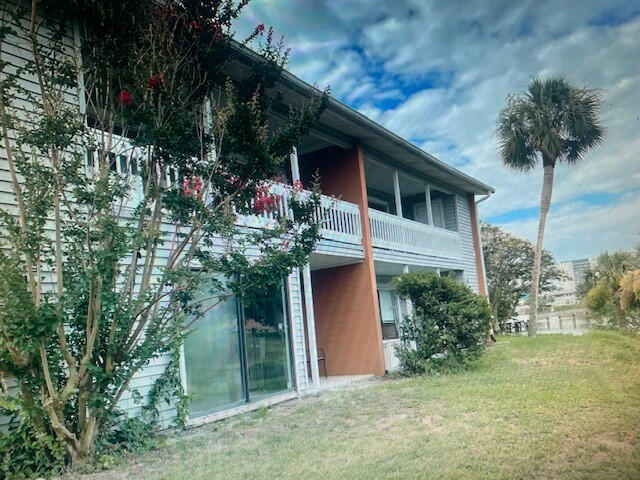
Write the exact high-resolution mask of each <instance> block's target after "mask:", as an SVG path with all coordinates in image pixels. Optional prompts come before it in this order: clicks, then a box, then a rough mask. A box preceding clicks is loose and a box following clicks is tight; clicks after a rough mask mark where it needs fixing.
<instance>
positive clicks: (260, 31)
mask: <svg viewBox="0 0 640 480" xmlns="http://www.w3.org/2000/svg"><path fill="white" fill-rule="evenodd" d="M262 32H264V23H261V24H260V25H258V26H257V27H256V33H262Z"/></svg>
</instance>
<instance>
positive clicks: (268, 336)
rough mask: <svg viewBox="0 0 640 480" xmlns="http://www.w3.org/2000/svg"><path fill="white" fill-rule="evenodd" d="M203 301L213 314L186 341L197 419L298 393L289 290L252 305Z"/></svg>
mask: <svg viewBox="0 0 640 480" xmlns="http://www.w3.org/2000/svg"><path fill="white" fill-rule="evenodd" d="M201 301H202V304H203V306H204V307H205V308H208V307H209V308H211V309H210V310H209V311H208V312H207V313H206V314H205V316H204V317H203V318H201V319H199V320H198V321H197V323H196V324H195V326H194V331H193V332H192V333H191V334H190V335H189V336H187V338H186V339H185V341H184V363H185V372H186V386H187V394H188V395H189V397H190V399H191V405H190V412H189V414H190V416H191V417H192V418H195V417H199V416H203V415H207V414H209V413H213V412H215V411H219V410H224V409H227V408H231V407H234V406H238V405H242V404H245V403H246V402H249V401H253V400H257V399H260V398H262V397H265V396H268V395H272V394H275V393H280V392H284V391H287V390H290V389H292V388H293V380H292V369H291V354H290V341H289V328H288V323H289V322H288V320H287V312H286V308H285V305H286V302H285V291H284V288H281V287H278V288H275V289H273V290H272V291H271V292H269V293H268V294H267V295H265V296H264V297H261V298H258V299H255V300H252V301H245V302H239V301H238V300H237V299H236V298H233V297H232V298H230V299H228V300H225V301H223V302H221V303H219V304H218V305H215V306H214V305H213V304H210V305H207V300H205V296H204V295H203V296H202V297H201ZM213 301H215V300H211V302H213Z"/></svg>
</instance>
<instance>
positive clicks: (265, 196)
mask: <svg viewBox="0 0 640 480" xmlns="http://www.w3.org/2000/svg"><path fill="white" fill-rule="evenodd" d="M280 201H281V198H280V195H271V194H270V193H269V187H268V186H266V185H261V186H259V187H258V188H256V197H255V198H254V199H253V206H252V210H253V213H257V214H262V213H270V212H274V211H275V210H276V209H277V208H278V205H279V204H280Z"/></svg>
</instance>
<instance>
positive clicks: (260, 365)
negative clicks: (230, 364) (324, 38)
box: [244, 288, 293, 400]
mask: <svg viewBox="0 0 640 480" xmlns="http://www.w3.org/2000/svg"><path fill="white" fill-rule="evenodd" d="M244 335H245V345H246V352H247V373H248V386H249V396H250V398H251V399H253V400H255V399H257V398H260V397H264V396H266V395H270V394H273V393H277V392H281V391H283V390H289V389H291V388H292V387H293V382H292V380H291V359H290V356H289V331H288V322H287V321H286V311H285V307H284V291H283V289H282V288H276V289H274V290H273V291H272V292H270V293H269V295H266V296H264V297H262V298H258V299H256V300H253V301H251V302H247V303H246V304H245V306H244Z"/></svg>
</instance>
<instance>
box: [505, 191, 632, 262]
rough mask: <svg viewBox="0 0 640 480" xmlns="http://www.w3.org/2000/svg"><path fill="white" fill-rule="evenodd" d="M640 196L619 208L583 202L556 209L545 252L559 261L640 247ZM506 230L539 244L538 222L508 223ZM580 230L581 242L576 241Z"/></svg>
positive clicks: (623, 200)
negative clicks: (577, 231)
mask: <svg viewBox="0 0 640 480" xmlns="http://www.w3.org/2000/svg"><path fill="white" fill-rule="evenodd" d="M638 212H640V192H639V191H636V192H633V193H629V194H627V195H624V196H623V197H622V198H621V199H620V201H619V202H618V203H617V204H616V205H608V206H594V205H589V204H587V203H585V202H582V201H577V202H572V203H571V204H566V205H563V206H562V207H560V208H557V209H553V208H552V210H551V212H550V215H549V217H548V223H547V229H546V234H545V248H546V249H547V250H550V251H552V252H553V253H554V255H555V256H556V258H557V259H558V260H573V259H577V258H583V257H588V256H592V255H594V254H597V253H599V252H602V251H604V250H609V251H613V250H618V249H628V248H630V247H632V246H634V245H637V244H640V223H639V222H638ZM502 227H503V228H505V229H507V230H509V231H510V232H513V233H515V234H516V235H519V236H522V237H524V238H528V239H529V240H531V241H533V242H535V239H536V235H537V231H538V220H537V219H530V220H526V221H514V222H507V223H504V224H503V225H502ZM576 229H578V230H579V235H580V237H579V238H576Z"/></svg>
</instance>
